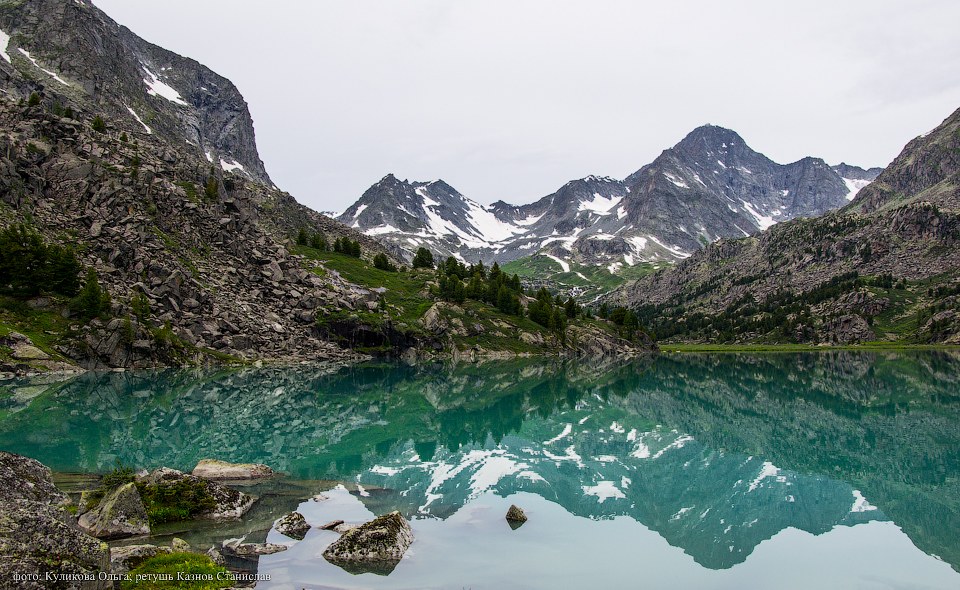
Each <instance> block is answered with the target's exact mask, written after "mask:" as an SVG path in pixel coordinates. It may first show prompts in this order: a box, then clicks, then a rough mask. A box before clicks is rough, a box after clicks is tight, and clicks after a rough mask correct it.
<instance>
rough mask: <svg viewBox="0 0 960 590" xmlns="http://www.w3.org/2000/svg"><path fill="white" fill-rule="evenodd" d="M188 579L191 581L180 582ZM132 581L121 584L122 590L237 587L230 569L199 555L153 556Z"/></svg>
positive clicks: (196, 589) (137, 570)
mask: <svg viewBox="0 0 960 590" xmlns="http://www.w3.org/2000/svg"><path fill="white" fill-rule="evenodd" d="M184 577H186V578H189V579H186V580H184V579H180V578H184ZM130 578H131V579H130V580H127V581H124V582H121V584H120V588H122V589H123V590H133V589H136V590H154V589H158V590H159V589H167V590H169V589H171V588H177V589H179V588H184V589H186V588H189V589H191V590H208V589H215V588H229V587H231V586H232V585H233V582H232V580H231V579H230V573H229V572H228V571H227V569H226V568H224V567H221V566H219V565H217V564H215V563H213V561H212V560H211V559H210V558H209V557H207V556H206V555H198V554H196V553H170V554H168V555H158V556H156V557H152V558H150V559H148V560H146V561H145V562H143V563H142V564H140V567H137V568H135V569H133V570H131V571H130ZM218 578H219V579H218Z"/></svg>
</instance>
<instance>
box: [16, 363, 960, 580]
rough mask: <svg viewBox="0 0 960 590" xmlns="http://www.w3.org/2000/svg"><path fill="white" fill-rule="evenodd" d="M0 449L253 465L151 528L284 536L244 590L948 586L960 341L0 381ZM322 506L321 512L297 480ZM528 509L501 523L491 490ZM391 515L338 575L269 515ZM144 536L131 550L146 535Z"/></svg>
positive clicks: (958, 535) (322, 538)
mask: <svg viewBox="0 0 960 590" xmlns="http://www.w3.org/2000/svg"><path fill="white" fill-rule="evenodd" d="M0 449H2V450H6V451H11V452H15V453H20V454H23V455H27V456H30V457H33V458H36V459H38V460H40V461H42V462H43V463H45V464H47V465H49V466H50V467H51V468H52V469H54V470H55V471H56V472H58V475H57V477H58V481H60V482H62V485H64V487H65V489H70V486H71V485H73V483H74V482H75V480H76V478H75V477H74V476H72V475H70V474H76V473H101V472H105V471H109V470H110V469H112V468H113V467H114V466H115V465H116V464H117V463H118V462H119V463H122V464H124V465H131V466H136V467H138V468H140V467H142V468H153V467H157V466H161V465H165V466H169V467H175V468H178V469H184V470H190V469H192V468H193V466H194V465H195V464H196V462H197V461H198V460H199V459H202V458H208V457H212V458H220V459H225V460H229V461H237V462H240V461H243V462H262V463H266V464H268V465H270V466H271V467H273V468H274V469H276V470H279V471H282V472H283V473H284V474H285V476H284V477H283V478H281V479H277V480H273V481H270V482H267V483H264V484H258V485H255V486H252V487H251V488H250V492H251V493H254V494H255V495H258V496H260V497H261V501H260V502H259V503H258V505H257V506H256V507H255V508H254V510H253V511H252V512H251V513H250V515H249V516H248V517H247V518H245V519H244V520H243V521H240V522H226V523H203V524H199V525H196V526H194V525H183V524H179V525H165V527H162V528H160V529H157V530H156V531H155V533H156V535H157V537H156V539H154V540H153V542H158V543H160V542H165V541H166V540H169V538H170V537H172V536H174V535H176V536H182V537H184V538H187V540H188V541H190V542H191V543H192V544H194V545H195V546H204V545H205V544H210V543H213V542H218V541H220V540H223V539H224V538H227V537H231V536H233V537H235V536H244V535H245V536H247V538H248V540H250V541H263V540H267V541H270V542H280V543H287V544H289V545H290V549H289V550H287V551H285V552H282V553H277V554H274V555H269V556H264V557H261V558H260V560H259V564H257V565H256V567H257V568H258V571H259V572H260V573H261V574H264V575H269V577H270V581H267V582H261V583H260V584H259V585H258V586H257V587H258V588H278V589H279V588H284V589H286V588H309V589H321V588H410V589H413V588H450V589H463V588H471V589H474V590H477V589H485V588H521V589H527V588H529V589H534V588H544V589H546V588H550V589H557V588H717V589H721V588H723V589H726V588H798V589H799V588H804V589H807V588H818V589H820V588H838V589H839V588H871V589H872V588H904V589H907V588H910V589H914V588H953V589H955V588H958V587H960V573H958V571H960V354H958V353H955V352H945V351H937V352H870V353H867V352H822V353H809V354H763V355H760V354H757V355H750V354H685V355H662V356H660V357H657V358H650V359H641V360H637V361H631V362H617V361H607V362H587V361H559V360H557V361H544V360H523V361H497V362H485V363H479V364H458V365H452V364H444V363H437V364H421V365H417V366H405V365H396V364H384V363H368V364H364V365H359V366H352V367H343V368H339V369H331V368H323V367H309V366H298V367H291V368H278V367H264V368H250V369H241V370H199V369H198V370H165V371H154V372H111V373H88V374H85V375H81V376H78V377H75V378H72V379H69V380H65V381H64V380H57V379H56V378H52V377H44V378H39V379H28V380H13V381H3V382H0ZM320 493H322V494H323V495H324V496H325V497H326V499H322V500H319V501H315V500H314V499H312V498H313V497H314V496H315V495H316V494H320ZM511 503H513V504H517V505H518V506H520V507H522V508H523V509H524V510H525V511H526V512H527V515H528V516H529V518H530V520H529V522H527V523H526V524H524V525H523V526H521V527H520V528H518V529H516V530H513V529H511V527H510V526H508V524H507V523H506V521H505V520H504V518H503V516H504V514H505V513H506V510H507V508H508V507H509V506H510V504H511ZM295 509H296V510H300V512H302V513H303V514H304V515H305V516H306V518H307V520H308V522H310V523H311V524H313V525H321V524H324V523H326V522H328V521H330V520H334V519H343V520H346V521H347V522H362V521H365V520H368V519H370V518H372V517H373V516H375V515H379V514H383V513H385V512H389V511H392V510H399V511H400V512H401V513H402V514H403V515H404V516H405V517H406V518H407V519H409V520H410V521H411V526H412V527H413V530H414V535H415V542H414V544H413V546H412V547H411V548H410V550H409V551H408V552H407V554H406V556H405V557H404V559H403V561H401V562H400V564H399V565H398V566H397V567H396V569H394V570H393V571H392V572H391V573H389V575H378V574H376V573H361V574H351V573H348V572H346V571H344V570H342V569H340V568H339V567H337V566H335V565H332V564H330V563H328V562H326V561H325V560H324V559H323V557H321V555H320V554H321V553H322V552H323V550H324V549H325V548H326V546H327V545H328V544H329V543H331V542H332V541H333V540H335V539H336V538H337V534H336V533H333V532H329V531H321V530H317V529H314V530H311V531H310V532H309V533H308V535H307V537H306V538H305V539H304V540H303V541H300V542H293V541H292V540H290V539H287V538H285V537H283V536H282V535H280V534H279V533H277V532H276V531H274V530H271V527H270V524H271V522H272V521H273V519H275V518H277V517H279V516H281V515H283V514H285V513H287V512H290V511H292V510H295ZM138 542H143V540H140V541H138Z"/></svg>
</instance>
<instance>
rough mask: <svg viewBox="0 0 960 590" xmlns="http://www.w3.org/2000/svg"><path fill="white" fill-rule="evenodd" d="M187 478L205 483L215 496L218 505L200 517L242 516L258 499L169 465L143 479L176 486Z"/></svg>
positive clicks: (142, 479) (150, 484) (155, 483)
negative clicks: (171, 467)
mask: <svg viewBox="0 0 960 590" xmlns="http://www.w3.org/2000/svg"><path fill="white" fill-rule="evenodd" d="M184 480H186V481H187V482H189V483H192V484H195V485H204V486H206V488H207V491H208V492H209V493H210V495H211V496H213V499H214V501H215V502H216V506H215V507H214V508H212V509H211V510H208V511H207V512H204V513H202V514H200V515H199V517H200V518H210V519H224V518H240V517H241V516H243V515H244V514H246V513H247V511H248V510H250V508H251V507H252V506H253V504H254V503H255V502H256V501H257V499H256V498H254V497H253V496H250V495H249V494H244V493H243V492H239V491H237V490H235V489H233V488H228V487H227V486H225V485H222V484H219V483H217V482H215V481H210V480H207V479H204V478H200V477H197V476H195V475H189V474H186V473H184V472H182V471H177V470H176V469H170V468H169V467H160V468H157V469H154V470H153V471H151V472H150V473H149V474H148V475H146V476H145V477H143V478H141V481H142V482H143V483H145V484H147V485H149V486H158V487H167V486H175V485H177V484H178V483H179V482H181V481H184Z"/></svg>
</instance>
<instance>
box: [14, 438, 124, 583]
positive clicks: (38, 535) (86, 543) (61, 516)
mask: <svg viewBox="0 0 960 590" xmlns="http://www.w3.org/2000/svg"><path fill="white" fill-rule="evenodd" d="M67 502H68V499H67V497H66V495H64V494H63V493H61V492H60V491H59V490H57V488H56V487H54V485H53V479H52V477H51V474H50V470H49V469H47V468H46V467H45V466H44V465H42V464H41V463H39V462H38V461H34V460H33V459H28V458H26V457H21V456H19V455H14V454H12V453H6V452H2V451H0V587H2V588H17V589H27V590H33V589H47V588H56V589H70V590H73V589H78V590H79V589H81V588H82V589H84V590H86V589H96V590H100V589H104V590H106V589H107V588H112V587H113V584H112V582H109V581H100V580H98V574H99V573H100V572H109V571H110V549H109V548H108V547H107V544H106V543H104V542H102V541H99V540H97V539H94V538H93V537H91V536H89V535H87V534H85V533H84V532H83V531H81V530H80V528H79V527H78V526H77V523H76V521H75V520H74V518H73V517H72V516H71V515H70V514H69V513H67V512H66V510H64V508H63V507H64V506H65V505H66V504H67ZM47 574H51V575H52V576H53V577H54V578H56V581H51V580H47ZM15 575H17V576H20V578H19V579H17V578H14V576H15ZM33 576H37V577H39V579H38V580H32V579H29V578H32V577H33ZM67 577H70V578H74V579H66V578H67Z"/></svg>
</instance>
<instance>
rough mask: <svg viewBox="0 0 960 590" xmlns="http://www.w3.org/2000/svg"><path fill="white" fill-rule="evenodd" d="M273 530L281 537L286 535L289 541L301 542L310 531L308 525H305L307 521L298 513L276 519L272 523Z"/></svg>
mask: <svg viewBox="0 0 960 590" xmlns="http://www.w3.org/2000/svg"><path fill="white" fill-rule="evenodd" d="M273 528H275V529H276V530H277V532H278V533H280V534H281V535H286V536H288V537H290V538H291V539H296V540H298V541H302V540H303V538H304V537H305V536H306V535H307V531H309V530H310V525H309V524H308V523H307V519H305V518H304V517H303V515H302V514H300V513H299V512H291V513H290V514H288V515H286V516H284V517H282V518H279V519H277V521H276V522H274V523H273Z"/></svg>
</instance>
